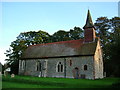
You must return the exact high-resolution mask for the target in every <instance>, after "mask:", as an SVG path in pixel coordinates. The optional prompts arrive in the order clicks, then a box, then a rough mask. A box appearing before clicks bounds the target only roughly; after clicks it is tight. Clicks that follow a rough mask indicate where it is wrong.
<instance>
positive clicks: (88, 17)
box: [83, 10, 94, 29]
mask: <svg viewBox="0 0 120 90" xmlns="http://www.w3.org/2000/svg"><path fill="white" fill-rule="evenodd" d="M86 28H94V25H93V22H92V18H91V14H90V10H88V14H87V20H86V24H85V26H84V27H83V29H86Z"/></svg>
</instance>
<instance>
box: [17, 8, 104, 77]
mask: <svg viewBox="0 0 120 90" xmlns="http://www.w3.org/2000/svg"><path fill="white" fill-rule="evenodd" d="M83 29H84V39H78V40H70V41H60V42H54V43H46V44H37V45H31V46H29V47H28V48H27V49H26V50H25V52H24V54H23V56H22V58H21V60H19V75H29V76H38V77H60V78H85V79H99V78H103V58H102V49H101V46H100V39H99V37H96V33H95V27H94V25H93V22H92V18H91V15H90V11H89V10H88V14H87V20H86V24H85V26H84V27H83Z"/></svg>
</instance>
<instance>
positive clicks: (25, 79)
mask: <svg viewBox="0 0 120 90" xmlns="http://www.w3.org/2000/svg"><path fill="white" fill-rule="evenodd" d="M2 81H3V82H2V88H110V87H112V88H114V86H115V87H116V83H117V82H119V81H120V78H104V79H99V80H88V79H69V78H40V77H31V76H15V77H14V78H11V77H10V76H7V77H4V76H3V77H2ZM117 86H119V84H118V83H117Z"/></svg>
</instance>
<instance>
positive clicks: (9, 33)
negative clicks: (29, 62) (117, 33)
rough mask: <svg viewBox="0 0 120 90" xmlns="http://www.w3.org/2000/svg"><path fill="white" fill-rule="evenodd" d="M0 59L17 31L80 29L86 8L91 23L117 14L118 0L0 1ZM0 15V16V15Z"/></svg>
mask: <svg viewBox="0 0 120 90" xmlns="http://www.w3.org/2000/svg"><path fill="white" fill-rule="evenodd" d="M1 4H2V29H0V36H1V37H0V42H2V43H1V44H0V62H2V64H3V63H4V59H5V58H6V57H5V55H4V53H5V51H6V50H7V49H9V46H10V44H11V42H12V41H14V40H16V37H17V36H18V35H19V34H20V33H21V32H27V31H38V30H43V31H46V32H48V33H49V34H51V35H52V34H53V33H55V32H57V31H58V30H66V31H68V30H70V29H72V28H74V27H75V26H78V27H80V28H83V26H84V24H85V21H86V17H87V11H88V8H89V10H90V12H91V16H92V19H93V22H95V20H96V19H97V18H98V17H101V16H105V17H108V18H109V19H110V18H112V17H115V16H118V2H1V3H0V5H1ZM0 17H1V16H0Z"/></svg>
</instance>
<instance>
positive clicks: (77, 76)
mask: <svg viewBox="0 0 120 90" xmlns="http://www.w3.org/2000/svg"><path fill="white" fill-rule="evenodd" d="M73 75H74V78H75V79H78V78H79V69H78V68H77V67H76V68H74V70H73Z"/></svg>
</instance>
